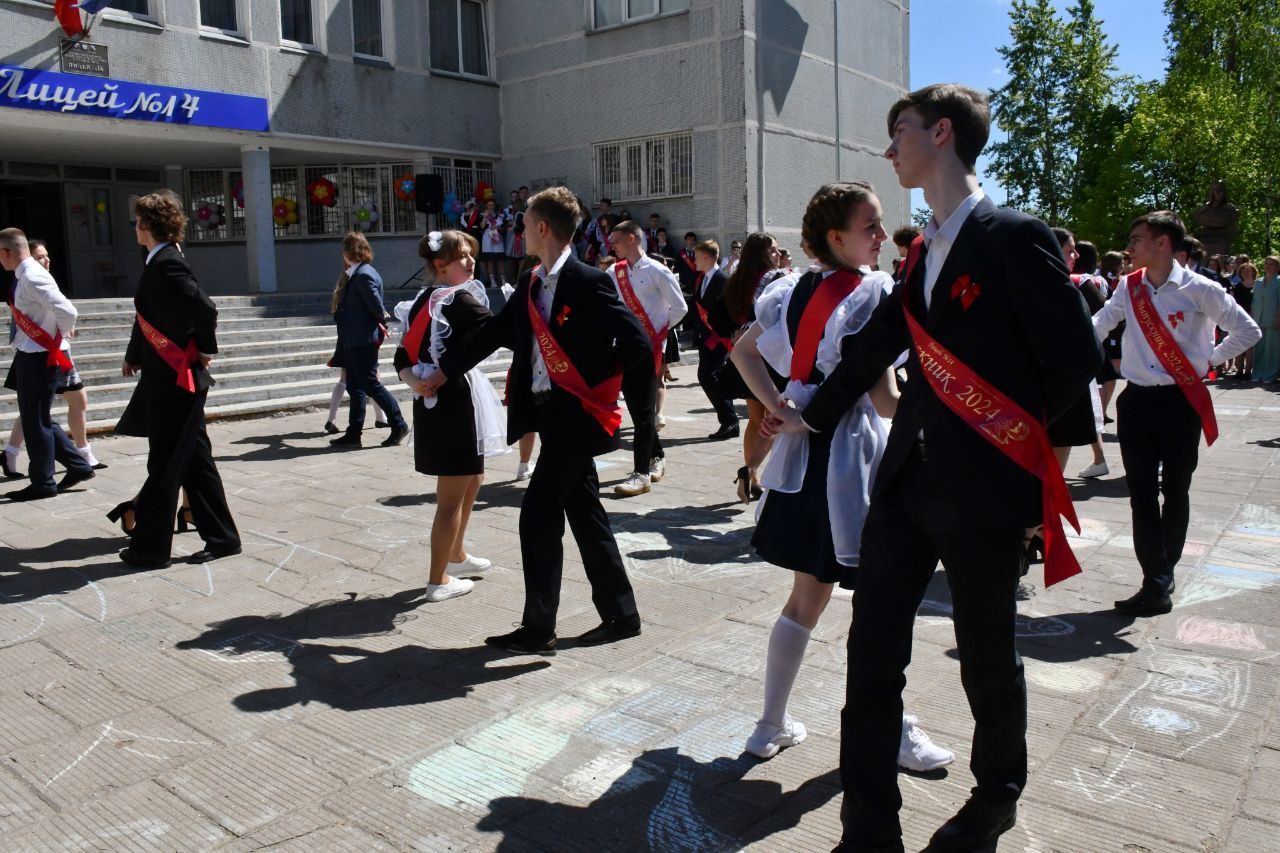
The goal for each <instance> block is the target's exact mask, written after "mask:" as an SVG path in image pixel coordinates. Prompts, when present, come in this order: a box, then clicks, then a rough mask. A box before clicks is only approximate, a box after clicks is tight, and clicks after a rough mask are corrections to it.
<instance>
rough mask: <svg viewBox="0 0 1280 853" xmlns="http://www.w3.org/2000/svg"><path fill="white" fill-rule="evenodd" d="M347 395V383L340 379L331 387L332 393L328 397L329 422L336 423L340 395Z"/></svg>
mask: <svg viewBox="0 0 1280 853" xmlns="http://www.w3.org/2000/svg"><path fill="white" fill-rule="evenodd" d="M346 393H347V383H345V382H343V381H342V380H341V379H339V380H338V382H337V384H336V385H334V386H333V393H332V394H330V395H329V420H330V421H331V422H335V423H336V422H337V420H338V407H339V406H341V405H342V395H343V394H346Z"/></svg>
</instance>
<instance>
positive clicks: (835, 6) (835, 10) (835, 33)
mask: <svg viewBox="0 0 1280 853" xmlns="http://www.w3.org/2000/svg"><path fill="white" fill-rule="evenodd" d="M831 17H832V21H831V36H832V41H833V42H834V45H835V47H834V50H833V51H832V53H833V54H834V55H835V62H836V109H835V113H836V180H837V181H838V180H840V0H831Z"/></svg>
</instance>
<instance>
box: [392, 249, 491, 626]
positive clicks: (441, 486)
mask: <svg viewBox="0 0 1280 853" xmlns="http://www.w3.org/2000/svg"><path fill="white" fill-rule="evenodd" d="M475 251H476V241H475V238H473V237H472V236H471V235H469V234H467V233H465V232H462V231H444V232H440V231H432V232H431V233H430V234H428V235H427V236H426V237H423V238H422V241H421V243H420V244H419V246H418V254H420V255H421V256H422V259H423V260H424V261H425V262H426V263H425V266H426V271H427V274H428V276H430V278H431V282H432V283H431V284H430V285H429V286H428V287H426V288H424V289H423V290H422V292H421V293H419V294H418V296H417V298H415V299H414V300H413V301H411V302H401V303H400V304H399V305H397V306H396V309H395V313H396V317H397V318H398V319H399V320H400V322H401V324H402V326H403V328H404V329H405V333H404V336H403V338H402V339H401V342H400V347H399V348H397V349H396V354H395V365H396V371H397V372H398V373H399V375H400V379H401V381H403V382H404V383H405V384H406V385H408V386H409V387H411V388H413V389H414V392H415V393H414V397H413V455H414V467H415V469H416V470H417V471H418V472H419V473H422V474H428V475H431V476H434V477H436V478H437V480H436V515H435V520H434V521H433V522H432V525H431V570H430V578H429V581H428V583H427V589H426V598H427V600H428V601H445V600H447V599H450V598H455V597H457V596H460V595H466V594H467V593H468V592H470V591H471V590H472V588H473V586H474V584H473V582H472V579H474V578H477V577H480V576H482V575H483V574H484V573H485V572H487V571H488V570H489V568H490V567H491V566H492V565H493V564H492V563H491V562H490V561H489V560H486V559H484V558H482V557H475V556H471V555H469V554H468V553H467V551H466V547H465V545H464V544H463V540H464V537H465V536H466V533H467V523H468V522H469V521H470V520H471V507H472V505H473V504H474V503H475V500H476V494H477V493H478V492H479V491H480V484H481V483H482V482H483V481H484V460H485V457H487V456H497V455H500V454H503V453H508V452H509V451H508V449H507V444H506V424H505V423H504V418H503V416H502V404H501V402H500V401H499V400H498V395H497V394H496V393H495V392H494V390H493V386H492V385H491V384H490V383H489V379H488V377H486V376H485V375H484V373H482V372H481V371H480V369H479V368H476V369H474V370H472V371H471V372H470V373H467V374H465V375H464V376H463V377H462V378H461V381H453V382H449V383H447V384H445V385H444V386H443V387H441V388H440V390H439V391H438V392H437V393H436V394H435V395H433V396H430V397H423V396H422V390H423V380H424V379H425V378H426V377H427V376H429V375H430V374H431V373H432V372H434V371H435V369H436V367H435V365H436V364H437V363H438V362H439V360H440V357H441V356H442V355H443V354H444V353H445V351H446V350H447V349H448V348H449V347H450V346H453V345H458V344H459V343H460V342H463V341H465V340H466V339H467V336H468V335H470V334H471V333H472V332H473V331H475V329H476V328H477V327H478V326H479V325H480V324H481V323H482V322H483V321H484V320H486V319H488V318H489V317H490V316H491V315H490V313H489V300H488V297H487V295H486V293H485V289H484V287H483V286H482V285H481V284H480V282H478V281H476V280H475V279H474V278H473V277H472V274H473V273H474V272H475V266H476V263H475ZM423 312H426V313H425V314H424V313H423Z"/></svg>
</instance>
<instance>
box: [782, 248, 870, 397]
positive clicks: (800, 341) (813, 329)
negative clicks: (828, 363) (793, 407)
mask: <svg viewBox="0 0 1280 853" xmlns="http://www.w3.org/2000/svg"><path fill="white" fill-rule="evenodd" d="M861 282H862V276H860V275H854V274H853V273H851V272H849V271H847V270H837V271H836V272H833V273H832V274H831V275H829V276H827V277H826V278H825V279H823V281H822V282H821V283H819V284H818V289H817V290H816V291H814V294H813V296H811V297H810V298H809V304H808V305H806V306H804V313H803V314H801V315H800V328H799V330H798V331H797V332H796V343H795V346H794V347H792V348H791V378H792V379H795V380H796V381H798V382H800V383H801V384H803V385H807V384H809V376H810V375H811V374H812V373H813V368H814V362H815V361H816V360H817V357H818V344H819V343H820V342H821V341H822V333H823V331H825V330H826V327H827V320H829V319H830V318H831V312H832V311H834V310H836V306H837V305H839V304H840V303H841V302H843V301H844V300H845V297H847V296H848V295H849V294H850V293H853V290H854V288H856V287H857V286H858V285H859V284H860V283H861Z"/></svg>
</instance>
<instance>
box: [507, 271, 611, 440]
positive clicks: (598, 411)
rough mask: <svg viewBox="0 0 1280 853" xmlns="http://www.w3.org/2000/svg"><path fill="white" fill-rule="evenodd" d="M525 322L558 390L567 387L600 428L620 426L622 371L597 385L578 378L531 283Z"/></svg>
mask: <svg viewBox="0 0 1280 853" xmlns="http://www.w3.org/2000/svg"><path fill="white" fill-rule="evenodd" d="M529 323H530V325H532V326H533V339H534V340H535V341H536V342H537V344H538V350H539V351H540V352H541V353H542V360H543V362H545V363H546V365H547V376H548V377H550V379H551V381H552V382H553V383H554V384H555V385H556V386H557V387H559V388H560V389H561V390H564V391H568V392H569V393H570V394H572V395H573V396H575V397H577V398H578V400H579V401H580V402H581V403H582V410H583V411H585V412H586V413H587V414H588V415H590V416H591V417H593V418H595V419H596V422H597V423H599V424H600V426H602V427H604V431H605V432H607V433H608V434H609V435H613V434H615V433H616V432H617V431H618V427H620V426H622V409H621V408H620V407H619V406H618V394H619V392H621V390H622V374H621V373H616V374H614V375H613V376H610V377H609V378H608V379H606V380H604V381H603V382H601V383H600V384H599V385H596V386H594V387H593V386H590V385H588V384H587V380H585V379H583V378H582V374H581V373H579V372H578V368H576V367H574V366H573V362H572V361H570V360H569V357H568V356H567V355H565V353H564V350H563V349H561V348H560V343H559V342H558V341H557V340H556V338H555V335H553V334H551V329H550V328H549V327H548V326H547V323H546V321H545V320H543V319H542V314H541V313H539V312H538V307H537V306H536V305H534V304H533V287H532V284H531V285H530V287H529Z"/></svg>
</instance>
